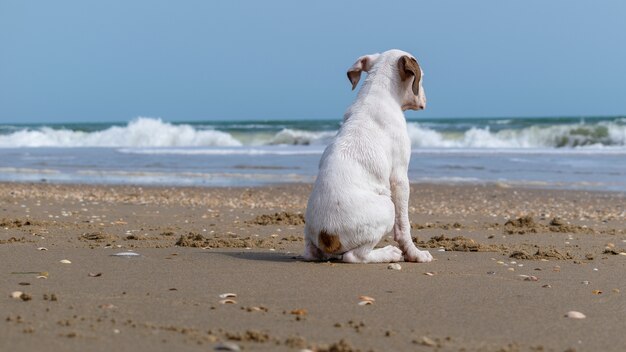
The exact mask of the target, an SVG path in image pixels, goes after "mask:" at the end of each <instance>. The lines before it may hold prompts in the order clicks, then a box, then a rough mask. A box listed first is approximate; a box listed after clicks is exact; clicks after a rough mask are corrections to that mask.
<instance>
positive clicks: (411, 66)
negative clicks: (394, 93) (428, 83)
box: [398, 55, 422, 95]
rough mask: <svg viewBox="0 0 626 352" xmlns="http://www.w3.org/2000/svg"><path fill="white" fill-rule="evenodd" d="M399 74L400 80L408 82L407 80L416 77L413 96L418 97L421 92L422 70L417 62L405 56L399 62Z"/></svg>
mask: <svg viewBox="0 0 626 352" xmlns="http://www.w3.org/2000/svg"><path fill="white" fill-rule="evenodd" d="M398 72H399V73H400V79H401V80H403V81H406V80H407V79H409V78H411V76H413V77H414V80H413V86H412V89H413V94H415V95H417V94H418V93H419V91H420V80H421V79H422V70H421V69H420V65H419V64H418V63H417V61H416V60H415V59H414V58H412V57H410V56H408V55H404V56H402V57H401V58H400V59H399V60H398Z"/></svg>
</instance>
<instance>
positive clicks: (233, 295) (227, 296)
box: [220, 293, 237, 298]
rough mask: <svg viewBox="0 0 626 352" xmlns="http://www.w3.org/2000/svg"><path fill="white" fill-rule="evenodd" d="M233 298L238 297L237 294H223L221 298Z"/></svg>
mask: <svg viewBox="0 0 626 352" xmlns="http://www.w3.org/2000/svg"><path fill="white" fill-rule="evenodd" d="M231 297H237V294H236V293H222V294H221V295H220V298H231Z"/></svg>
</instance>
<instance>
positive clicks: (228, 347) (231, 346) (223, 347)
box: [215, 342, 241, 352]
mask: <svg viewBox="0 0 626 352" xmlns="http://www.w3.org/2000/svg"><path fill="white" fill-rule="evenodd" d="M215 351H234V352H239V351H241V348H240V347H239V345H237V344H236V343H233V342H222V343H220V344H219V345H217V346H215Z"/></svg>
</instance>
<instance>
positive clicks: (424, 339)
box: [421, 336, 437, 347]
mask: <svg viewBox="0 0 626 352" xmlns="http://www.w3.org/2000/svg"><path fill="white" fill-rule="evenodd" d="M421 343H422V345H424V346H430V347H435V346H437V342H435V340H433V339H431V338H429V337H427V336H423V337H422V341H421Z"/></svg>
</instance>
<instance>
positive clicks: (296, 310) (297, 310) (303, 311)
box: [290, 308, 309, 315]
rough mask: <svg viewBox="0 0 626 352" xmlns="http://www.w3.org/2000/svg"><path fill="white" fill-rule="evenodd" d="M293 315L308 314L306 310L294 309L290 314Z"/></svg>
mask: <svg viewBox="0 0 626 352" xmlns="http://www.w3.org/2000/svg"><path fill="white" fill-rule="evenodd" d="M290 313H291V314H293V315H307V314H308V313H309V312H308V311H307V310H306V309H302V308H301V309H294V310H292V311H291V312H290Z"/></svg>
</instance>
